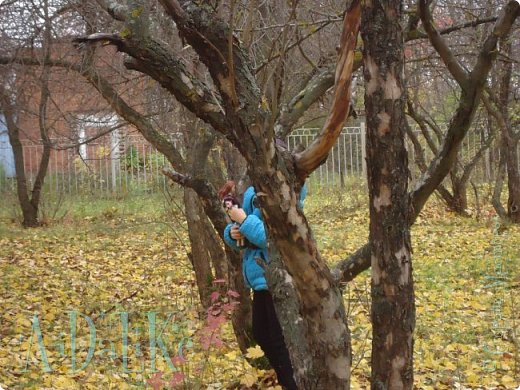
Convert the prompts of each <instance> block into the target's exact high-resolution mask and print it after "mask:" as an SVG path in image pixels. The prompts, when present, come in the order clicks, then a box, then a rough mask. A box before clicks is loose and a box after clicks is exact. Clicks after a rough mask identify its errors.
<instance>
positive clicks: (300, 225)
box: [282, 186, 308, 241]
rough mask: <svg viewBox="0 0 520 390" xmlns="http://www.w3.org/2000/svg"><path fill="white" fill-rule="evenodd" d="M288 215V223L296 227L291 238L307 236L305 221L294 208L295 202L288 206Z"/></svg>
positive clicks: (296, 238)
mask: <svg viewBox="0 0 520 390" xmlns="http://www.w3.org/2000/svg"><path fill="white" fill-rule="evenodd" d="M287 188H289V186H287ZM282 189H283V187H282ZM288 217H289V218H288V219H289V223H290V224H291V225H293V226H295V227H296V229H297V230H296V233H294V234H293V239H294V240H295V241H296V240H298V238H300V237H301V238H304V237H307V233H308V231H307V227H306V226H305V221H304V220H303V218H302V217H301V216H300V214H298V210H297V209H296V203H294V204H293V205H291V207H290V208H289V213H288Z"/></svg>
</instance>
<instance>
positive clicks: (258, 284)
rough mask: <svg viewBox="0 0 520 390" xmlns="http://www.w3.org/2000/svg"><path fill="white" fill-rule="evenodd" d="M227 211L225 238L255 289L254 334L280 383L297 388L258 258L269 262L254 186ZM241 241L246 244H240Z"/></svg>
mask: <svg viewBox="0 0 520 390" xmlns="http://www.w3.org/2000/svg"><path fill="white" fill-rule="evenodd" d="M306 192H307V189H306V187H305V186H304V187H303V188H302V191H301V195H300V207H303V200H304V199H305V194H306ZM227 213H228V215H229V217H230V218H231V220H232V221H233V223H230V224H228V225H227V226H226V229H225V230H224V239H225V241H226V243H227V245H229V246H230V247H231V248H233V249H235V250H237V251H238V250H241V251H242V273H243V276H244V280H245V282H246V285H247V286H248V287H249V288H251V289H252V290H253V321H252V322H253V337H254V338H255V341H256V342H257V343H258V345H259V346H260V347H261V348H262V350H263V351H264V354H265V356H266V357H267V359H268V360H269V363H270V364H271V366H272V367H273V368H274V370H275V372H276V375H277V377H278V382H279V383H280V385H281V386H282V387H283V388H284V389H290V390H293V389H297V386H296V383H295V381H294V377H293V368H292V365H291V360H290V358H289V352H288V351H287V347H286V345H285V341H284V338H283V333H282V328H281V326H280V323H279V321H278V318H277V317H276V312H275V309H274V303H273V299H272V297H271V294H270V293H269V290H268V288H267V282H266V279H265V275H264V269H263V268H262V267H261V266H260V265H259V264H258V263H257V261H256V259H257V258H258V259H263V260H264V261H266V262H268V261H269V260H268V255H267V237H266V232H265V226H264V221H263V218H262V213H261V210H260V209H259V208H258V206H257V204H256V192H255V189H254V187H249V188H248V189H247V190H246V191H245V193H244V197H243V202H242V208H240V207H237V206H234V207H229V208H228V209H227ZM239 242H243V243H244V245H243V246H239V245H238V243H239Z"/></svg>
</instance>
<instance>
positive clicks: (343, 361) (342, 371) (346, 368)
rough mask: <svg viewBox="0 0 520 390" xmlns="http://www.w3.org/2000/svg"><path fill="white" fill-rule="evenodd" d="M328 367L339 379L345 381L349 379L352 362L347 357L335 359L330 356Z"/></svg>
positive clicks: (328, 357)
mask: <svg viewBox="0 0 520 390" xmlns="http://www.w3.org/2000/svg"><path fill="white" fill-rule="evenodd" d="M326 367H328V368H329V370H330V372H331V373H333V374H334V375H335V376H336V377H337V378H338V379H341V380H345V381H346V380H348V379H349V375H350V361H349V359H348V358H347V357H346V356H338V357H334V356H332V355H328V356H327V363H326Z"/></svg>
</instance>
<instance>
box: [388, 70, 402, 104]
mask: <svg viewBox="0 0 520 390" xmlns="http://www.w3.org/2000/svg"><path fill="white" fill-rule="evenodd" d="M384 92H385V99H391V100H397V99H399V98H400V97H401V88H399V86H398V85H397V79H396V78H395V76H394V75H393V73H389V74H388V77H387V79H386V81H385V85H384Z"/></svg>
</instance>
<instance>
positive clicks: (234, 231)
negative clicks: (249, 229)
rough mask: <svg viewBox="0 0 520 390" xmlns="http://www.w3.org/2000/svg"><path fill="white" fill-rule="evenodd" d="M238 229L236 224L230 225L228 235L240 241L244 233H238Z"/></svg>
mask: <svg viewBox="0 0 520 390" xmlns="http://www.w3.org/2000/svg"><path fill="white" fill-rule="evenodd" d="M238 229H239V227H238V226H232V227H231V231H230V235H231V238H232V239H233V240H236V241H241V240H243V239H244V235H243V234H242V233H240V231H239V230H238Z"/></svg>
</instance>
